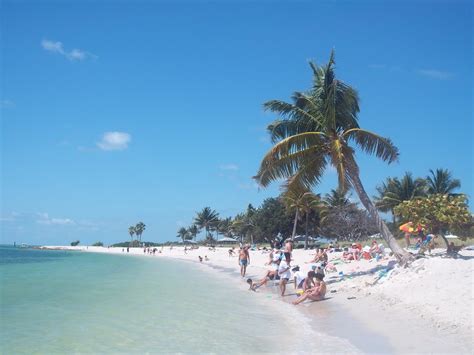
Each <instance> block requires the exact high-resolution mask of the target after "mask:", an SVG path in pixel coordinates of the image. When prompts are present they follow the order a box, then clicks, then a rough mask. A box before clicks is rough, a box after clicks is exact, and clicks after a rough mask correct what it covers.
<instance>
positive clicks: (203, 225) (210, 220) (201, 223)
mask: <svg viewBox="0 0 474 355" xmlns="http://www.w3.org/2000/svg"><path fill="white" fill-rule="evenodd" d="M218 221H219V214H218V213H217V212H216V211H215V210H211V208H210V207H205V208H203V210H202V211H201V212H198V213H197V215H196V218H194V223H195V224H196V226H198V228H199V229H204V230H205V231H206V239H211V235H210V230H211V229H213V228H214V226H215V225H216V223H217V222H218Z"/></svg>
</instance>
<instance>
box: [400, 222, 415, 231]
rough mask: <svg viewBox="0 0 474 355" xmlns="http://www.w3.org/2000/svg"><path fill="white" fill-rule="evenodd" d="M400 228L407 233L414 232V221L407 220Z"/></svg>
mask: <svg viewBox="0 0 474 355" xmlns="http://www.w3.org/2000/svg"><path fill="white" fill-rule="evenodd" d="M400 230H401V231H402V232H405V233H412V232H413V231H414V229H413V222H407V223H405V224H402V225H401V226H400Z"/></svg>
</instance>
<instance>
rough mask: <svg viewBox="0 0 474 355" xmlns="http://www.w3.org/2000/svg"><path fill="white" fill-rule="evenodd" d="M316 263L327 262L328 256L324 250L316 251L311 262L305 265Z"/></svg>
mask: <svg viewBox="0 0 474 355" xmlns="http://www.w3.org/2000/svg"><path fill="white" fill-rule="evenodd" d="M317 262H321V263H327V262H328V254H327V253H326V250H325V249H318V251H317V252H316V255H315V256H314V258H313V259H312V260H311V261H309V262H307V263H306V264H313V263H317Z"/></svg>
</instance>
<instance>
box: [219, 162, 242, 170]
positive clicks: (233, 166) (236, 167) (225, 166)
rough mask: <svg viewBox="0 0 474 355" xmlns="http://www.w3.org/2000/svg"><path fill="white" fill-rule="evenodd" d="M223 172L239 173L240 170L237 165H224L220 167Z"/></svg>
mask: <svg viewBox="0 0 474 355" xmlns="http://www.w3.org/2000/svg"><path fill="white" fill-rule="evenodd" d="M219 168H220V169H221V170H226V171H229V170H230V171H237V170H239V166H238V165H237V164H223V165H221V166H220V167H219Z"/></svg>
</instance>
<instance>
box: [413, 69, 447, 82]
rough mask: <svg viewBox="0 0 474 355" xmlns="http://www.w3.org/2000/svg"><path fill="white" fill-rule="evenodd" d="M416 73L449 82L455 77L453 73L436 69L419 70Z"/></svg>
mask: <svg viewBox="0 0 474 355" xmlns="http://www.w3.org/2000/svg"><path fill="white" fill-rule="evenodd" d="M416 72H417V73H418V74H420V75H423V76H426V77H428V78H432V79H439V80H449V79H452V78H453V77H454V74H453V73H450V72H446V71H441V70H436V69H419V70H417V71H416Z"/></svg>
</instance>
